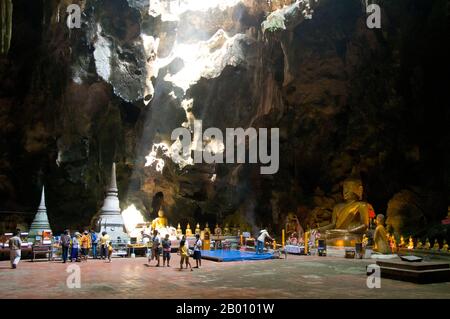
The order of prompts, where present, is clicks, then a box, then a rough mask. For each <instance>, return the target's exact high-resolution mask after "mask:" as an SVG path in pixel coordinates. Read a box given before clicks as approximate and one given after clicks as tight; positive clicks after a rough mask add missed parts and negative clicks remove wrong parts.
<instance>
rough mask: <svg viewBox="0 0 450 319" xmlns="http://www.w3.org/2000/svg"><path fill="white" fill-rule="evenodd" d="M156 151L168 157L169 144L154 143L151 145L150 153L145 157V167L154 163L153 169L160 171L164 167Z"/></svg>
mask: <svg viewBox="0 0 450 319" xmlns="http://www.w3.org/2000/svg"><path fill="white" fill-rule="evenodd" d="M158 151H159V152H161V153H162V154H163V155H166V156H168V157H170V153H169V146H168V145H167V144H166V143H155V144H153V145H152V150H151V151H150V153H149V154H148V155H147V156H146V157H145V160H146V162H145V165H144V166H145V167H148V166H152V165H153V164H156V165H155V169H156V171H157V172H159V173H162V171H163V169H164V164H165V162H164V160H163V159H162V158H161V157H160V156H159V155H158Z"/></svg>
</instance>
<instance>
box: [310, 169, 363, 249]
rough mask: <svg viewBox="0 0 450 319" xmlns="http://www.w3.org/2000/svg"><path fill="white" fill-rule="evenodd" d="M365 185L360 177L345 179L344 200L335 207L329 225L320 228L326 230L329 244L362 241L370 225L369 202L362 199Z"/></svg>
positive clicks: (350, 243) (351, 243)
mask: <svg viewBox="0 0 450 319" xmlns="http://www.w3.org/2000/svg"><path fill="white" fill-rule="evenodd" d="M362 195H363V186H362V182H361V180H360V179H356V178H349V179H347V180H345V181H344V185H343V197H344V202H343V203H339V204H336V205H335V206H334V208H333V214H332V220H331V223H330V224H329V225H326V226H323V227H320V228H318V230H319V232H321V233H322V232H325V239H326V242H327V245H329V246H354V245H355V243H357V242H361V239H362V236H363V234H364V233H365V232H366V230H367V229H368V227H369V209H371V206H370V204H369V203H367V202H365V201H362Z"/></svg>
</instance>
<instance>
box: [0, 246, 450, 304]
mask: <svg viewBox="0 0 450 319" xmlns="http://www.w3.org/2000/svg"><path fill="white" fill-rule="evenodd" d="M191 262H194V261H193V260H191ZM178 263H179V257H178V256H177V255H176V254H172V263H171V264H172V267H170V268H167V267H166V268H162V267H159V268H157V267H154V266H148V264H147V260H146V259H145V258H136V259H129V258H126V259H125V258H115V259H113V261H112V263H106V262H105V261H101V260H89V261H88V262H84V263H75V264H76V265H79V266H80V270H81V288H72V289H70V288H68V287H67V285H66V281H67V277H68V276H69V274H68V273H67V272H66V269H67V266H69V265H71V263H68V264H62V263H61V262H47V261H38V262H34V263H33V262H30V261H28V260H23V261H21V262H20V264H19V267H18V268H17V269H16V270H12V269H10V267H9V263H8V262H6V261H2V262H0V299H3V298H450V283H441V284H429V285H416V284H412V283H407V282H401V281H393V280H389V279H382V281H381V288H380V289H369V288H367V286H366V278H367V277H366V274H365V266H366V265H367V264H369V263H370V260H369V261H367V260H349V259H343V258H333V257H318V256H317V257H315V256H314V257H313V256H294V255H289V256H288V258H287V259H278V260H266V261H246V262H226V263H218V262H213V261H206V260H203V267H202V268H201V269H194V271H192V272H191V271H188V270H183V271H179V270H178V268H177V267H176V266H178ZM194 263H195V262H194Z"/></svg>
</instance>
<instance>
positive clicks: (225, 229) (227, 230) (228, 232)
mask: <svg viewBox="0 0 450 319" xmlns="http://www.w3.org/2000/svg"><path fill="white" fill-rule="evenodd" d="M223 234H224V235H225V236H230V235H231V233H230V226H228V224H225V228H224V229H223Z"/></svg>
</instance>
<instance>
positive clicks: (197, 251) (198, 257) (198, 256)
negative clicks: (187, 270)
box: [194, 234, 202, 268]
mask: <svg viewBox="0 0 450 319" xmlns="http://www.w3.org/2000/svg"><path fill="white" fill-rule="evenodd" d="M201 249H202V240H201V239H200V235H199V234H196V235H195V245H194V259H195V263H196V266H195V267H194V268H200V267H201V266H202V252H201Z"/></svg>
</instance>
